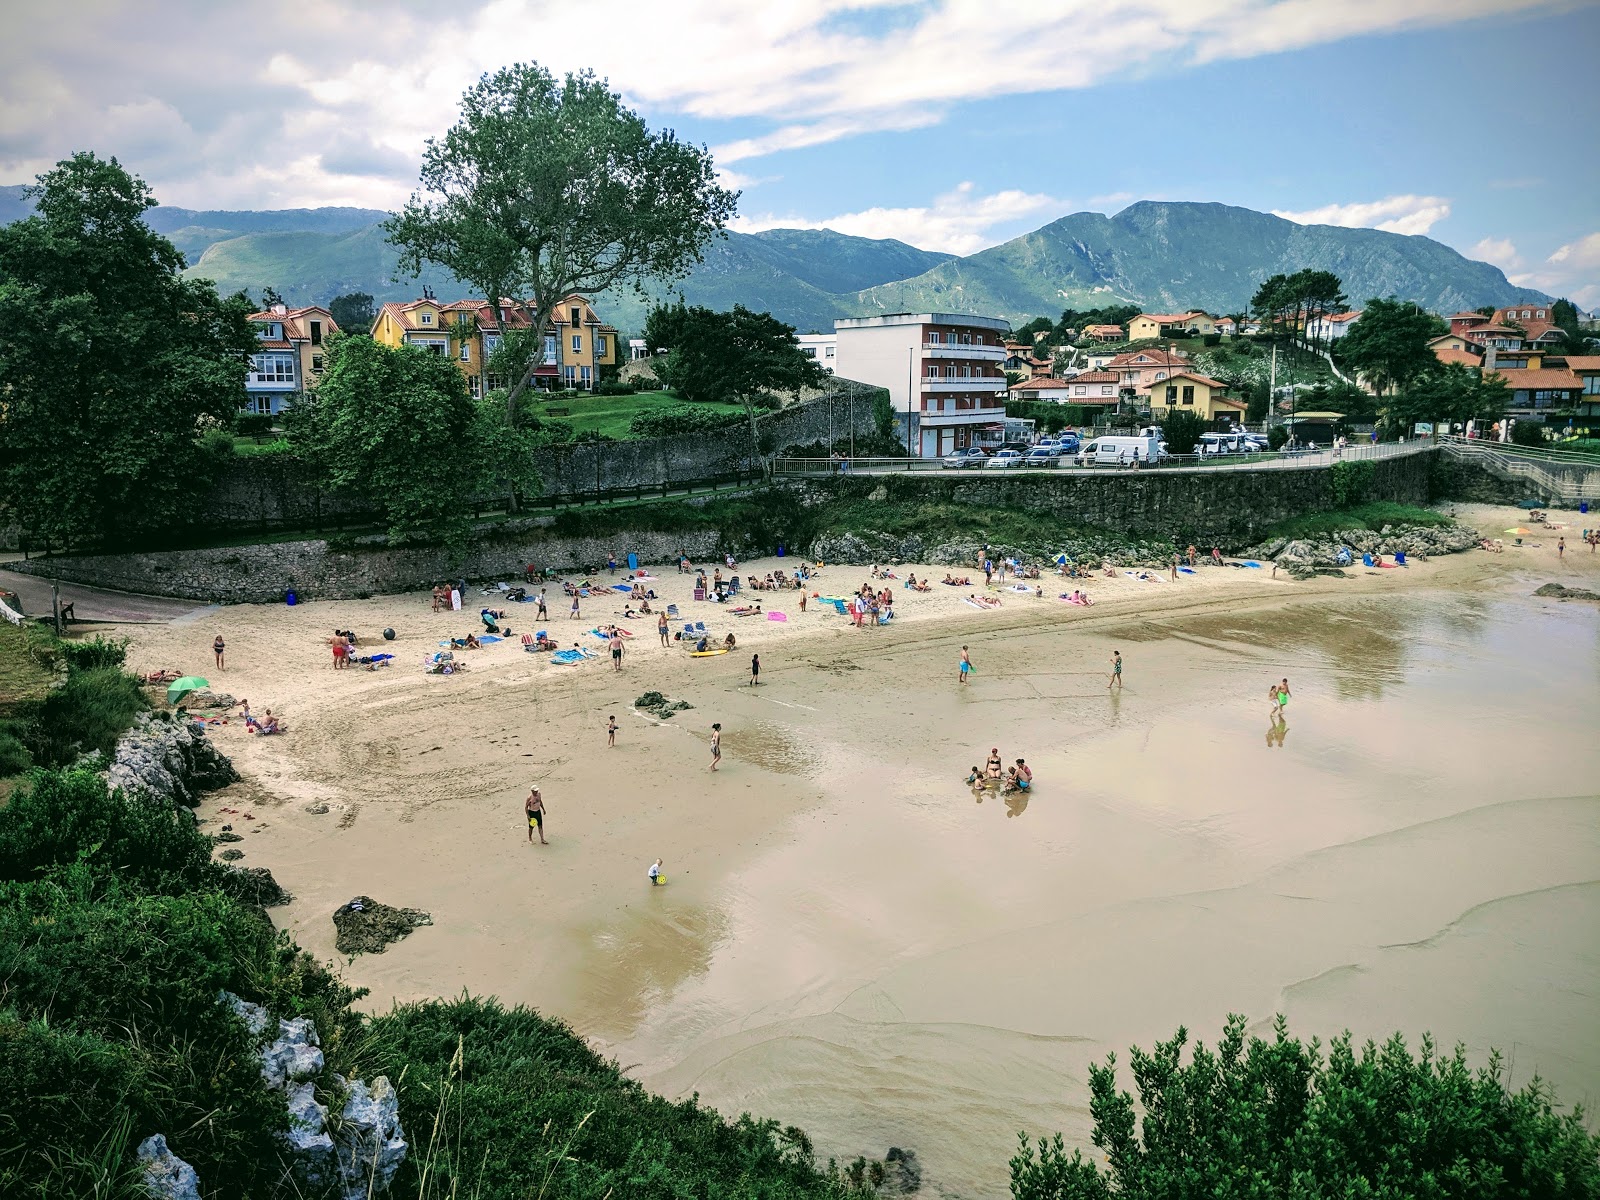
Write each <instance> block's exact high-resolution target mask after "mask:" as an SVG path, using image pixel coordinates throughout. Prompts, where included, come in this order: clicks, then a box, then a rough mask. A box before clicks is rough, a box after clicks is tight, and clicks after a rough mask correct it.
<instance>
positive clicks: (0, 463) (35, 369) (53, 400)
mask: <svg viewBox="0 0 1600 1200" xmlns="http://www.w3.org/2000/svg"><path fill="white" fill-rule="evenodd" d="M29 194H30V195H31V197H32V199H33V201H34V204H35V206H36V215H35V216H33V217H30V218H29V219H27V220H25V221H18V222H15V223H14V224H11V225H8V226H6V227H4V228H3V229H0V391H3V393H4V395H5V419H4V420H3V421H0V503H3V504H4V506H5V508H6V509H7V510H8V512H9V514H10V516H11V517H12V518H13V519H14V520H16V521H18V522H19V523H20V524H21V525H22V526H23V527H24V528H25V529H27V530H29V531H30V532H31V533H33V534H34V535H36V536H42V537H44V538H46V539H49V540H52V541H56V542H63V543H69V544H83V543H86V542H93V541H98V540H111V539H120V538H126V537H129V536H137V535H140V534H146V533H150V532H152V531H157V530H161V529H165V528H169V527H171V526H173V525H176V524H179V523H181V522H182V521H183V520H184V519H185V518H186V515H187V514H188V513H190V512H192V511H193V508H194V505H195V502H196V500H197V499H198V497H199V496H200V495H201V494H203V492H204V489H205V487H206V486H207V484H208V482H209V477H210V474H211V472H212V471H213V470H215V468H216V465H217V461H216V459H215V458H213V457H212V456H211V455H209V454H208V453H207V452H206V450H205V449H204V448H203V447H202V445H201V442H200V434H201V433H202V432H203V431H204V430H205V428H206V427H208V426H210V427H213V428H219V427H223V426H226V425H228V424H229V423H230V422H232V420H233V419H234V417H235V415H236V414H237V413H238V411H239V408H240V407H241V405H242V404H243V403H244V399H245V391H244V376H245V367H246V361H247V355H248V354H249V353H250V351H251V350H252V349H253V348H254V346H255V344H256V338H255V334H254V331H253V329H252V327H251V325H250V323H249V322H248V321H247V320H246V319H245V318H246V316H247V314H248V313H249V304H248V301H247V300H246V299H245V298H244V297H243V296H237V297H234V298H232V299H227V300H223V299H219V298H218V296H217V294H216V291H215V289H213V287H212V286H211V284H210V283H209V282H207V281H205V280H190V279H185V278H184V277H183V275H182V273H181V272H182V271H183V265H184V259H183V255H182V254H180V253H179V252H178V249H177V248H176V247H175V246H173V244H172V243H171V242H169V241H167V240H166V239H165V238H163V237H161V236H159V235H158V234H156V233H154V232H152V231H151V229H150V227H149V226H148V225H146V224H145V223H144V221H143V219H142V217H143V215H144V212H145V210H146V209H149V208H152V207H154V206H155V203H156V201H155V198H154V197H153V196H152V195H151V193H150V189H149V187H147V186H146V185H145V184H144V182H143V181H141V180H139V179H138V178H136V177H134V176H132V175H130V174H129V173H128V172H127V171H125V170H124V169H123V168H122V167H121V166H120V165H119V164H118V163H117V161H116V159H100V158H97V157H96V156H95V155H93V154H89V153H80V154H75V155H73V157H71V158H70V159H66V160H64V161H62V162H60V163H58V164H57V165H56V167H55V168H54V169H53V170H51V171H48V172H46V173H45V174H43V175H41V176H39V183H38V186H37V187H33V188H30V189H29Z"/></svg>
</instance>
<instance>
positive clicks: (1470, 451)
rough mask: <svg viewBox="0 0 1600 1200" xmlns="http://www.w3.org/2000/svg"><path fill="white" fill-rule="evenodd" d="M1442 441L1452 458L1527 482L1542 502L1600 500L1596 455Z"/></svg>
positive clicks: (1475, 441) (1599, 469)
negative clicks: (1536, 491)
mask: <svg viewBox="0 0 1600 1200" xmlns="http://www.w3.org/2000/svg"><path fill="white" fill-rule="evenodd" d="M1438 442H1439V444H1440V445H1441V446H1443V447H1444V449H1445V452H1446V453H1447V454H1449V455H1450V456H1451V457H1452V458H1455V459H1458V460H1460V461H1463V462H1473V463H1477V464H1478V465H1479V466H1481V467H1483V468H1484V469H1486V470H1488V471H1490V472H1492V473H1494V474H1496V475H1499V476H1501V477H1502V478H1510V479H1515V480H1517V481H1519V482H1523V481H1525V482H1527V483H1528V484H1529V485H1530V487H1531V488H1533V489H1536V490H1538V491H1539V492H1540V493H1541V496H1540V497H1539V498H1541V499H1547V500H1564V501H1568V502H1570V503H1573V504H1577V503H1580V502H1582V501H1584V500H1589V501H1600V458H1597V457H1596V456H1595V455H1592V454H1585V453H1583V452H1582V451H1578V450H1558V449H1555V448H1549V449H1546V448H1544V447H1540V446H1518V445H1516V444H1514V443H1511V442H1491V441H1487V440H1485V439H1482V438H1464V437H1456V436H1454V435H1451V434H1446V435H1443V436H1441V437H1440V438H1439V439H1438Z"/></svg>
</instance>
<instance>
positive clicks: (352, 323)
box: [328, 292, 378, 334]
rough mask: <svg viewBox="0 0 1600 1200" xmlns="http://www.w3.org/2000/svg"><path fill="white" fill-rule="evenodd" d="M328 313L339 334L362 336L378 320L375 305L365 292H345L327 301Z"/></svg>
mask: <svg viewBox="0 0 1600 1200" xmlns="http://www.w3.org/2000/svg"><path fill="white" fill-rule="evenodd" d="M328 312H329V313H331V314H332V315H333V323H334V324H335V325H337V326H338V327H339V331H340V332H341V333H349V334H364V333H368V332H370V331H371V329H372V323H373V322H374V321H375V320H377V319H378V309H377V304H376V302H375V301H374V300H373V298H372V297H371V296H370V295H369V294H367V293H366V292H347V293H345V294H344V295H343V296H335V297H334V298H333V299H332V300H330V301H328Z"/></svg>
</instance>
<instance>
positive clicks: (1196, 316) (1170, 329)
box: [1128, 308, 1217, 342]
mask: <svg viewBox="0 0 1600 1200" xmlns="http://www.w3.org/2000/svg"><path fill="white" fill-rule="evenodd" d="M1180 330H1187V331H1188V332H1190V333H1201V334H1208V333H1215V332H1216V331H1217V323H1216V321H1214V320H1213V319H1212V318H1211V315H1210V314H1209V313H1206V312H1202V311H1201V310H1200V309H1198V308H1193V309H1190V310H1189V311H1188V312H1182V313H1140V314H1139V315H1138V316H1137V317H1135V318H1134V319H1133V320H1131V321H1129V322H1128V340H1129V341H1130V342H1137V341H1141V340H1142V339H1145V338H1157V337H1161V336H1162V335H1164V334H1171V333H1174V332H1177V331H1180Z"/></svg>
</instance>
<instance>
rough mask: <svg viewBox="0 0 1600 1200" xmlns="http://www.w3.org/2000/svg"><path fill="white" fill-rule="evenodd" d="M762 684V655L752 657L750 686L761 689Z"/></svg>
mask: <svg viewBox="0 0 1600 1200" xmlns="http://www.w3.org/2000/svg"><path fill="white" fill-rule="evenodd" d="M760 684H761V655H759V654H752V655H751V656H750V686H751V687H759V686H760Z"/></svg>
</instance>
